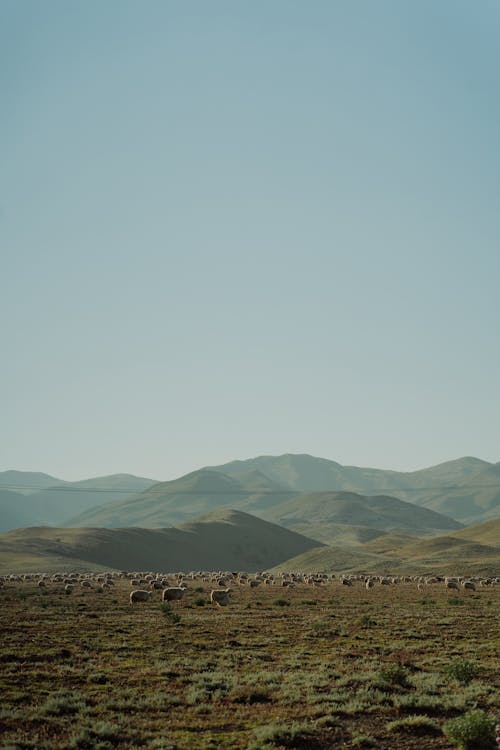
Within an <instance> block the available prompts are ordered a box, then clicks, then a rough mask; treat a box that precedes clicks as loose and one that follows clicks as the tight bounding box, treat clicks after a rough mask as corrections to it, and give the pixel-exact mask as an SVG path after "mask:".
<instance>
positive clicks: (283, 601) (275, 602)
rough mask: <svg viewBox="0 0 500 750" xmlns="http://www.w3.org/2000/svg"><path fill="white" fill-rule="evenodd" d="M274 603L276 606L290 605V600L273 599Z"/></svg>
mask: <svg viewBox="0 0 500 750" xmlns="http://www.w3.org/2000/svg"><path fill="white" fill-rule="evenodd" d="M273 605H274V606H275V607H289V606H290V602H289V601H288V599H275V600H274V601H273Z"/></svg>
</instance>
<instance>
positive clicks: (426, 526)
mask: <svg viewBox="0 0 500 750" xmlns="http://www.w3.org/2000/svg"><path fill="white" fill-rule="evenodd" d="M263 515H264V514H263ZM264 517H265V518H267V519H268V520H270V521H276V522H278V521H279V523H281V524H282V525H283V526H286V527H291V528H294V529H295V528H300V530H301V532H302V533H304V534H306V535H308V536H312V537H313V538H315V539H316V538H318V535H320V536H321V539H323V540H324V541H326V542H330V541H333V538H329V536H328V529H329V528H330V527H331V528H332V531H333V532H334V537H335V538H336V539H338V540H339V541H340V534H339V532H340V531H341V530H340V529H338V525H343V526H344V531H345V532H346V533H348V529H347V528H346V527H347V525H351V526H354V527H358V528H359V527H362V528H364V529H365V532H364V534H359V537H360V538H361V537H362V536H365V538H367V537H368V534H367V533H366V528H371V529H378V530H380V531H381V532H383V531H392V530H397V531H399V532H402V533H407V534H414V535H427V534H436V533H439V532H442V531H444V530H455V529H458V528H460V526H461V524H459V523H457V522H456V521H454V520H453V519H451V518H448V517H446V516H443V515H441V514H439V513H436V512H434V511H432V510H429V509H427V508H421V507H419V506H417V505H413V504H412V503H407V502H405V501H403V500H398V499H397V498H394V497H385V496H379V495H375V496H365V495H358V494H356V493H354V492H315V493H311V494H302V495H297V496H296V497H294V498H292V499H291V500H287V501H285V502H283V503H280V504H279V505H276V506H275V507H274V508H272V509H270V510H268V511H266V513H265V516H264ZM351 534H352V532H351Z"/></svg>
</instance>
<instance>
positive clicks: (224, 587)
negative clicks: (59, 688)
mask: <svg viewBox="0 0 500 750" xmlns="http://www.w3.org/2000/svg"><path fill="white" fill-rule="evenodd" d="M120 579H121V580H124V581H125V582H129V584H130V586H131V587H132V590H131V591H130V595H129V601H130V604H131V605H134V604H137V603H139V602H145V601H148V600H149V599H150V598H151V597H152V595H153V593H154V592H155V591H156V590H158V591H161V600H162V602H174V601H179V600H181V599H182V598H183V596H184V593H185V591H186V590H187V589H189V588H190V587H191V586H193V585H196V584H197V583H198V584H203V585H204V586H206V585H207V584H208V586H209V587H210V588H211V591H210V602H211V603H212V604H215V605H216V606H218V607H225V606H227V605H228V604H229V603H230V594H231V586H233V587H235V586H236V587H241V586H247V587H250V588H256V587H257V586H261V585H263V586H281V587H284V588H295V587H298V586H311V587H324V586H327V585H329V584H332V583H338V584H340V585H342V586H355V585H356V586H364V587H365V588H366V589H367V590H369V589H372V588H374V587H375V586H394V585H398V584H414V585H415V584H416V586H417V588H418V589H419V590H423V589H424V588H425V587H426V586H430V585H436V584H437V585H439V584H441V585H444V587H445V588H446V589H450V590H455V591H460V590H464V591H476V590H477V588H478V587H482V586H495V585H499V584H500V577H490V578H487V577H467V576H429V575H427V576H391V575H368V574H359V575H340V576H338V577H337V576H336V575H334V574H327V573H315V574H305V573H292V572H290V573H279V574H273V573H266V572H262V573H241V572H229V571H218V572H207V571H198V572H190V573H169V574H161V573H152V572H140V573H137V572H136V573H130V572H127V571H122V572H121V573H117V572H106V573H99V574H92V573H55V574H52V575H50V574H47V573H44V574H42V573H25V574H11V575H7V576H0V588H2V587H3V586H6V585H9V584H13V583H19V582H21V583H22V582H28V583H29V582H31V583H32V584H35V585H37V586H38V587H40V588H45V587H47V586H49V585H51V586H52V585H58V586H63V587H64V591H65V593H66V594H71V592H72V591H73V590H74V588H75V586H80V587H81V588H83V589H95V588H98V589H99V590H101V591H104V590H106V589H109V588H111V587H112V586H114V585H115V583H116V582H117V580H120Z"/></svg>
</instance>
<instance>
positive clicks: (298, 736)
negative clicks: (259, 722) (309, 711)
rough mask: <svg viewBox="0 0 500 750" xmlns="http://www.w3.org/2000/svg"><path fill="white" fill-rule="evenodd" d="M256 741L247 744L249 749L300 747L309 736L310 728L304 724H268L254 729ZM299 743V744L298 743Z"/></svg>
mask: <svg viewBox="0 0 500 750" xmlns="http://www.w3.org/2000/svg"><path fill="white" fill-rule="evenodd" d="M254 734H255V736H256V737H257V742H255V743H253V744H252V745H250V746H249V750H259V749H260V748H262V750H265V748H269V747H273V746H274V747H276V746H284V747H299V746H300V747H302V746H304V741H305V740H307V738H310V736H311V730H310V728H309V727H308V726H306V725H301V724H292V725H291V726H278V725H270V726H265V727H257V728H256V729H255V730H254ZM299 743H300V744H299Z"/></svg>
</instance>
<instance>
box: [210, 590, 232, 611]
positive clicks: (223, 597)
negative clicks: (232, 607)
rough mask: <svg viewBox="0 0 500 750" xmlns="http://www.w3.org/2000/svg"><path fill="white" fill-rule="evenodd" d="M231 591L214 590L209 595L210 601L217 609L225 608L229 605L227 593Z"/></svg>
mask: <svg viewBox="0 0 500 750" xmlns="http://www.w3.org/2000/svg"><path fill="white" fill-rule="evenodd" d="M230 591H231V589H214V590H213V591H212V592H211V593H210V601H211V602H212V604H217V605H218V606H219V607H225V606H227V605H228V604H229V592H230Z"/></svg>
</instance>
